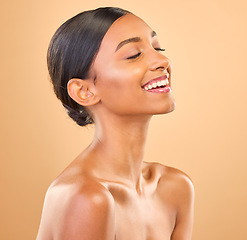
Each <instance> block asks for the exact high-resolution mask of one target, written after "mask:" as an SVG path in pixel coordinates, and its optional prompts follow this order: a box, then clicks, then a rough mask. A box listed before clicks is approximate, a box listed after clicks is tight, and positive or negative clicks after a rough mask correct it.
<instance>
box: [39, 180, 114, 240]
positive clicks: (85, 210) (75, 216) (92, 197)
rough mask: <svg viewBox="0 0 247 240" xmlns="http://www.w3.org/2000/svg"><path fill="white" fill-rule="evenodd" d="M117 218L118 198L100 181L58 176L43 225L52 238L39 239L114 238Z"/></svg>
mask: <svg viewBox="0 0 247 240" xmlns="http://www.w3.org/2000/svg"><path fill="white" fill-rule="evenodd" d="M106 219H107V221H106ZM114 221H115V220H114V199H113V197H112V195H111V194H110V192H109V191H108V190H107V189H106V188H105V187H104V186H103V185H102V184H100V182H99V181H97V180H96V179H93V178H90V177H85V176H83V177H81V176H80V179H79V180H78V179H76V180H75V179H71V180H70V181H68V180H66V181H64V180H61V179H57V180H55V181H54V182H53V183H52V184H51V186H50V187H49V189H48V190H47V193H46V197H45V203H44V208H43V213H42V220H41V225H40V232H42V233H44V234H47V233H48V232H49V233H50V236H52V237H51V238H45V237H44V238H38V239H40V240H41V239H59V240H60V239H61V240H62V239H81V238H82V236H83V239H114ZM104 235H105V236H104Z"/></svg>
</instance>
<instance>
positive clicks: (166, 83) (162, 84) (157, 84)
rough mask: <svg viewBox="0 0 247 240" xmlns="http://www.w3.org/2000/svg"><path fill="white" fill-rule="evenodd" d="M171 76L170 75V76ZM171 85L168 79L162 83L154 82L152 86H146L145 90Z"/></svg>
mask: <svg viewBox="0 0 247 240" xmlns="http://www.w3.org/2000/svg"><path fill="white" fill-rule="evenodd" d="M168 76H169V74H168ZM168 84H169V80H168V79H167V78H166V79H165V80H162V81H158V82H154V83H152V84H149V85H148V86H145V87H144V89H145V90H151V89H154V88H156V87H163V86H166V85H168Z"/></svg>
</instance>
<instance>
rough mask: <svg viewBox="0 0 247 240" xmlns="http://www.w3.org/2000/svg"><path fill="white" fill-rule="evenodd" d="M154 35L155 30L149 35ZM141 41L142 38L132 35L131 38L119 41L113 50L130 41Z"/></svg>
mask: <svg viewBox="0 0 247 240" xmlns="http://www.w3.org/2000/svg"><path fill="white" fill-rule="evenodd" d="M156 35H157V34H156V32H155V31H152V33H151V37H152V38H153V37H155V36H156ZM141 41H142V40H141V38H140V37H133V38H128V39H126V40H123V41H122V42H120V43H119V44H118V46H117V48H116V50H115V52H116V51H118V50H119V49H120V48H121V47H122V46H124V45H125V44H128V43H132V42H141Z"/></svg>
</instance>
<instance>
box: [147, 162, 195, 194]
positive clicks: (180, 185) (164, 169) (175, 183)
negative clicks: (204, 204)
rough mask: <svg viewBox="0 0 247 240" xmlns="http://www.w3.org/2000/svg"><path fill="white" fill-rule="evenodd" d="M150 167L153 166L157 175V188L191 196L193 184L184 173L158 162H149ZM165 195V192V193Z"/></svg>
mask: <svg viewBox="0 0 247 240" xmlns="http://www.w3.org/2000/svg"><path fill="white" fill-rule="evenodd" d="M150 168H153V169H154V171H155V172H157V173H156V174H158V175H159V183H158V188H159V189H160V190H161V191H169V192H170V191H172V192H173V193H176V196H182V195H183V196H185V195H188V196H191V197H193V195H194V186H193V183H192V180H191V179H190V177H189V176H188V175H187V174H186V173H184V172H182V171H181V170H179V169H176V168H173V167H168V166H165V165H162V164H160V163H150ZM164 193H165V192H164ZM165 195H167V194H166V193H165Z"/></svg>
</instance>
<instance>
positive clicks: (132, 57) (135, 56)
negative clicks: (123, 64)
mask: <svg viewBox="0 0 247 240" xmlns="http://www.w3.org/2000/svg"><path fill="white" fill-rule="evenodd" d="M154 49H155V50H156V51H161V52H164V51H165V49H164V48H154ZM140 55H141V52H139V53H137V54H136V55H133V56H131V57H128V58H127V59H135V58H138V57H139V56H140Z"/></svg>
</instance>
